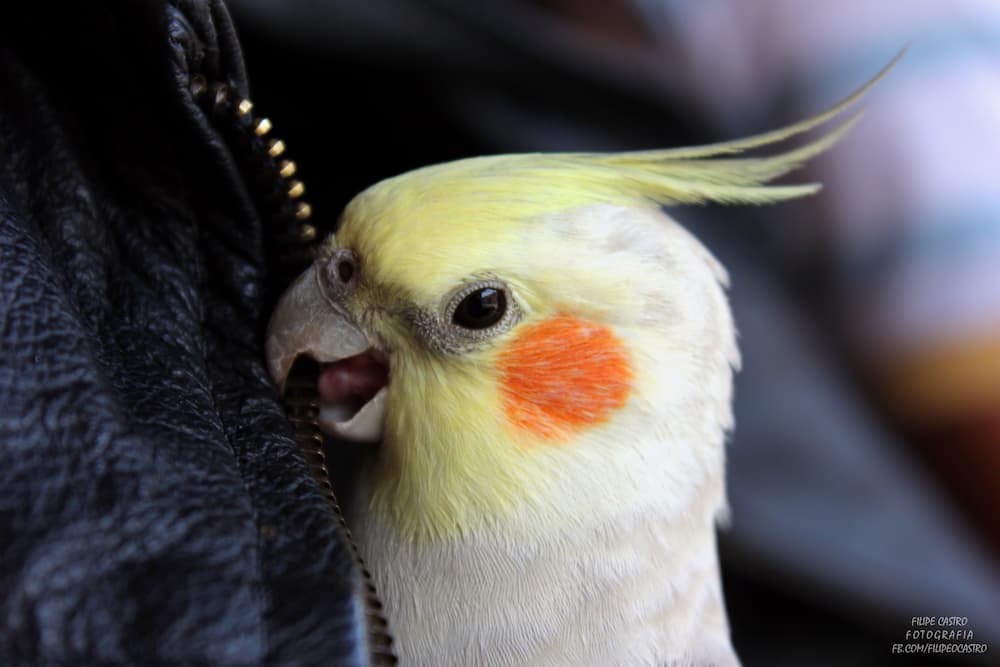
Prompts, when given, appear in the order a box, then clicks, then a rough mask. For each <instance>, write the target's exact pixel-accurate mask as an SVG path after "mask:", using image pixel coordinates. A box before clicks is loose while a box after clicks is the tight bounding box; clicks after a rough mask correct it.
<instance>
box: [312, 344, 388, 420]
mask: <svg viewBox="0 0 1000 667" xmlns="http://www.w3.org/2000/svg"><path fill="white" fill-rule="evenodd" d="M388 381H389V371H388V369H387V368H386V366H385V364H383V363H381V362H380V361H378V360H377V359H375V357H374V356H372V355H371V354H369V353H367V352H366V353H364V354H359V355H357V356H354V357H348V358H347V359H341V360H340V361H337V362H334V363H332V364H325V365H324V366H323V368H322V370H320V374H319V381H318V390H319V398H320V402H322V403H341V404H342V403H355V404H357V407H358V408H360V407H361V406H362V405H364V404H365V403H367V402H368V401H370V400H371V399H372V398H373V397H374V396H375V394H377V393H378V390H379V389H381V388H382V387H384V386H385V385H386V383H387V382H388Z"/></svg>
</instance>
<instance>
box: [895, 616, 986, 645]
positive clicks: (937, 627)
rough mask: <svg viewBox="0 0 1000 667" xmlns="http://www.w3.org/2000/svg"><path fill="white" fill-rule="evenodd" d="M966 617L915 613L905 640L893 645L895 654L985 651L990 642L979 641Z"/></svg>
mask: <svg viewBox="0 0 1000 667" xmlns="http://www.w3.org/2000/svg"><path fill="white" fill-rule="evenodd" d="M968 625H969V619H968V618H967V617H965V616H914V617H913V618H911V619H910V629H909V630H907V631H906V636H905V637H904V639H905V640H906V641H905V642H898V643H894V644H893V645H892V652H893V653H901V654H914V653H956V654H972V653H986V652H987V651H988V650H989V647H988V646H987V644H985V643H982V642H976V641H974V640H975V634H974V633H973V631H972V630H971V629H969V627H968Z"/></svg>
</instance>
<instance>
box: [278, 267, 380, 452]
mask: <svg viewBox="0 0 1000 667" xmlns="http://www.w3.org/2000/svg"><path fill="white" fill-rule="evenodd" d="M265 353H266V356H267V368H268V371H269V372H270V374H271V378H272V379H273V380H274V382H275V384H276V385H277V386H278V390H279V391H281V392H282V393H284V391H285V383H286V381H287V380H288V374H289V372H290V371H291V369H292V366H293V365H294V363H295V361H296V359H298V358H299V357H300V356H309V357H312V358H313V359H315V360H316V361H317V362H319V363H320V364H321V367H322V366H323V365H327V368H330V367H332V366H335V365H336V362H340V361H343V360H345V359H350V358H352V357H357V356H358V355H364V354H371V353H375V354H376V355H379V356H381V355H380V353H379V352H378V351H377V347H376V346H375V345H374V344H373V341H372V340H371V337H369V336H368V335H367V334H366V332H365V331H364V330H362V329H361V328H360V327H359V326H358V325H357V324H356V323H355V322H354V321H353V319H352V318H351V316H350V315H349V314H348V313H347V311H346V310H344V309H343V308H341V307H340V306H338V305H337V304H336V303H334V302H333V301H331V300H330V299H329V298H327V296H326V295H325V294H324V293H323V288H322V286H321V285H320V282H319V273H318V269H317V265H315V264H313V265H312V266H311V267H309V269H308V270H306V271H305V272H304V273H303V274H302V275H300V276H299V277H298V278H296V279H295V281H294V282H293V283H292V284H291V286H290V287H289V288H288V290H287V291H285V293H284V294H283V295H282V296H281V299H280V300H279V301H278V305H277V307H276V308H275V309H274V313H273V314H272V315H271V320H270V322H269V323H268V326H267V343H266V345H265ZM322 372H324V371H321V373H322ZM385 395H386V389H385V387H384V386H383V387H381V388H380V389H379V390H378V392H377V393H376V394H375V395H374V396H373V397H371V398H369V399H368V400H367V401H366V402H365V403H364V404H363V405H362V406H361V408H360V409H359V410H357V411H356V412H354V411H353V410H350V409H345V406H344V405H343V404H341V402H340V401H339V400H337V399H336V398H334V399H330V400H324V399H323V397H322V396H321V399H320V417H319V425H320V427H321V428H322V429H323V430H324V431H325V432H327V433H329V434H330V435H334V436H337V437H342V438H345V439H349V440H357V441H364V442H377V441H378V440H379V439H380V438H381V435H382V422H383V418H384V415H385V402H386V401H385Z"/></svg>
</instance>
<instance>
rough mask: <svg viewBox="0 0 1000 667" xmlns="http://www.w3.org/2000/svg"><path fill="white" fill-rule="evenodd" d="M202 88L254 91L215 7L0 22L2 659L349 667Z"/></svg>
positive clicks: (245, 200)
mask: <svg viewBox="0 0 1000 667" xmlns="http://www.w3.org/2000/svg"><path fill="white" fill-rule="evenodd" d="M11 5H14V6H11ZM195 74H200V75H202V76H204V77H205V78H206V79H208V80H210V81H223V82H228V83H229V85H231V86H233V87H234V88H235V89H236V90H237V91H240V92H242V93H245V92H246V78H245V73H244V69H243V64H242V56H241V54H240V51H239V47H238V45H237V43H236V40H235V37H234V33H233V30H232V26H231V24H230V21H229V18H228V15H227V12H226V10H225V8H224V7H223V6H222V4H221V2H218V1H212V0H205V1H195V0H174V1H172V2H163V1H154V0H142V1H136V0H114V1H109V2H101V3H54V2H38V3H27V2H21V3H7V4H5V6H4V8H3V9H0V284H2V289H0V346H2V354H0V663H2V664H5V665H16V664H46V665H61V664H66V665H69V664H72V665H77V664H171V665H174V664H212V665H247V664H282V665H312V664H320V663H322V664H326V665H337V664H343V665H362V664H366V661H367V657H366V656H367V650H368V649H367V646H366V643H365V641H366V640H365V627H364V625H363V618H364V610H363V594H364V590H363V582H362V579H361V577H360V575H359V573H358V571H357V569H356V567H355V565H354V561H353V558H352V556H351V552H350V550H349V546H348V544H347V543H346V541H345V540H344V537H343V535H342V533H341V529H340V528H339V525H338V524H337V520H336V517H335V515H334V514H333V513H332V512H331V511H330V508H329V506H328V504H327V502H326V500H325V498H324V497H323V495H322V492H321V490H320V488H319V487H318V485H317V484H316V483H315V481H314V480H313V478H312V476H311V474H310V472H309V470H308V468H307V466H306V463H305V461H304V460H303V458H302V456H301V454H300V452H299V449H298V445H297V444H296V442H295V440H294V438H293V435H292V432H291V428H290V426H289V423H288V421H287V420H286V419H285V417H284V415H283V410H282V406H281V404H280V401H279V399H278V397H277V395H276V393H275V390H274V388H273V387H272V385H271V383H270V380H269V379H268V377H267V373H266V371H265V368H264V365H263V360H262V350H263V343H262V337H263V330H264V326H265V323H266V316H267V313H268V312H269V309H270V306H271V302H272V299H273V297H274V295H275V294H277V293H278V292H279V291H280V289H281V287H282V285H280V284H277V279H276V278H274V277H273V276H272V274H271V273H269V268H268V267H269V266H272V264H273V262H272V261H271V259H270V258H268V257H267V255H266V254H265V250H264V249H265V248H266V247H270V246H271V245H273V244H271V243H270V231H269V229H268V226H267V224H266V222H262V221H261V219H260V218H259V217H258V214H257V212H256V211H255V209H254V206H253V205H252V203H251V202H252V200H251V197H250V194H249V189H248V188H250V187H253V185H254V184H252V183H250V184H249V185H248V184H247V183H245V182H244V179H243V178H242V177H241V176H240V171H239V168H238V165H237V164H235V163H234V162H233V159H232V157H231V154H230V152H229V148H228V147H227V145H226V143H225V142H224V141H223V140H222V139H221V138H220V136H219V135H218V134H217V133H216V131H215V129H213V127H212V124H211V122H210V120H209V119H208V118H207V117H206V116H205V115H204V114H203V112H202V110H201V109H200V108H199V107H198V106H197V104H195V102H194V101H193V100H192V98H191V95H190V92H189V85H190V81H191V78H192V76H193V75H195Z"/></svg>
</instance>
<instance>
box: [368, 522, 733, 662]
mask: <svg viewBox="0 0 1000 667" xmlns="http://www.w3.org/2000/svg"><path fill="white" fill-rule="evenodd" d="M713 515H714V508H711V507H707V506H704V507H694V508H688V513H687V515H686V516H685V518H684V520H682V521H678V517H673V518H672V519H669V518H667V517H656V516H632V517H622V518H621V520H620V521H616V522H615V523H613V524H606V525H601V526H588V527H577V528H575V529H572V530H566V531H563V533H562V534H560V535H556V536H547V537H546V538H544V539H543V540H535V541H532V542H529V543H524V542H521V541H513V540H510V541H503V540H499V539H497V538H494V537H486V536H481V537H478V538H476V539H474V540H472V541H469V540H467V541H464V542H461V543H455V544H449V545H426V546H422V547H416V546H414V545H412V544H403V543H400V542H399V541H398V540H396V539H395V538H394V536H393V531H391V529H389V528H388V527H386V526H380V525H377V524H375V523H372V522H371V517H368V521H369V523H367V524H361V525H359V528H361V529H362V530H361V531H360V532H359V533H358V534H357V536H356V537H357V539H358V541H359V545H360V547H361V549H362V552H363V553H370V554H377V555H378V556H377V558H378V562H377V563H372V566H373V567H372V569H373V571H374V576H375V579H376V585H377V586H378V589H379V592H380V594H381V596H382V598H383V600H384V602H385V604H386V613H387V616H388V618H389V620H390V624H391V629H392V632H393V634H394V637H395V640H396V651H397V653H398V655H399V657H400V664H401V665H403V666H404V667H405V666H407V665H410V666H420V667H438V666H440V667H446V666H450V665H454V666H462V667H466V666H472V665H475V666H479V665H482V666H484V667H485V666H494V665H496V666H500V665H540V666H541V665H545V666H547V665H553V666H555V665H567V666H568V665H572V666H574V667H585V666H590V665H592V666H594V667H615V666H619V665H620V666H622V667H625V666H628V667H638V666H642V665H671V666H673V665H678V666H679V665H718V666H730V665H738V664H739V661H738V659H737V658H736V656H735V653H734V652H733V649H732V646H731V644H730V641H729V630H728V625H727V622H726V616H725V610H724V607H723V603H722V594H721V589H720V584H719V573H718V563H717V559H716V555H715V533H714V527H713Z"/></svg>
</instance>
